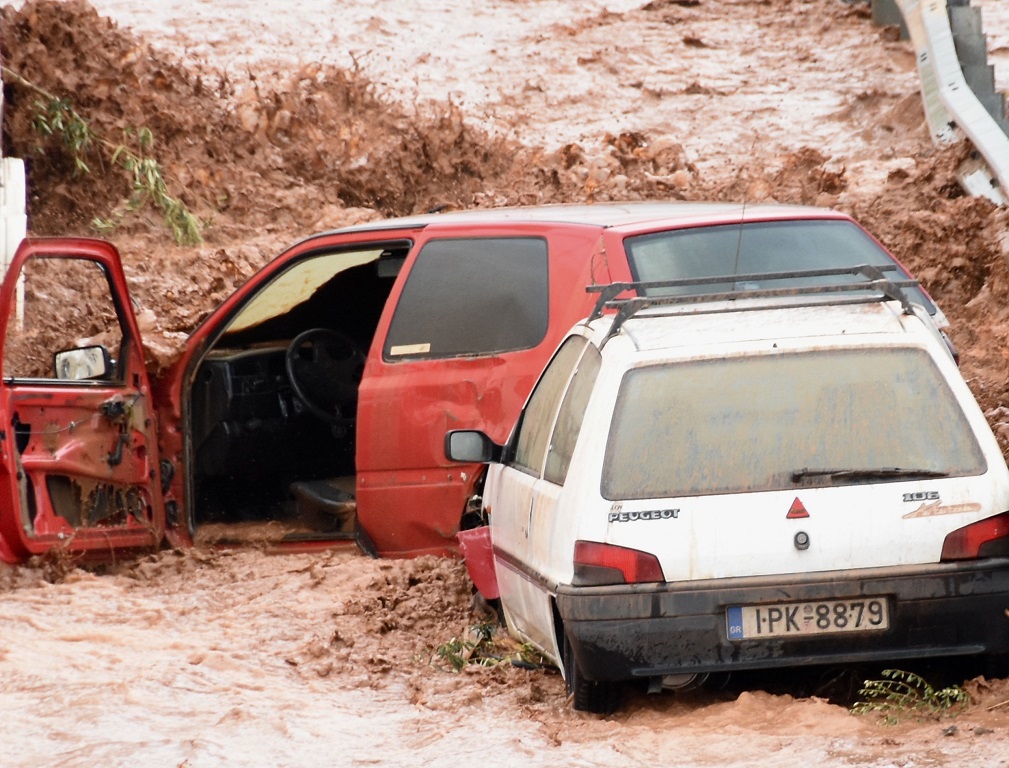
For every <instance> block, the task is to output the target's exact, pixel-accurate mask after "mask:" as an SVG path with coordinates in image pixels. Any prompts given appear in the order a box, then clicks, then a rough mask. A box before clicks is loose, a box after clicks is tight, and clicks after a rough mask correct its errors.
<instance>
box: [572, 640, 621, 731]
mask: <svg viewBox="0 0 1009 768" xmlns="http://www.w3.org/2000/svg"><path fill="white" fill-rule="evenodd" d="M564 677H565V680H566V682H567V689H568V694H569V695H570V696H571V701H572V707H574V709H576V710H577V711H579V712H591V713H593V714H596V715H609V714H611V713H613V712H616V710H617V707H619V706H620V698H621V696H620V694H621V692H622V691H621V688H622V686H621V685H620V684H619V683H615V682H612V681H610V680H586V679H585V678H584V677H583V676H582V672H581V670H580V669H579V668H578V662H577V661H575V655H574V652H573V651H572V649H571V643H570V641H569V640H568V638H567V635H565V636H564Z"/></svg>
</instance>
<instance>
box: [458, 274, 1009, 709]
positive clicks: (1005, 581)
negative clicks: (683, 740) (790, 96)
mask: <svg viewBox="0 0 1009 768" xmlns="http://www.w3.org/2000/svg"><path fill="white" fill-rule="evenodd" d="M694 283H696V281H692V285H693V284H694ZM835 283H838V284H837V285H835V284H834V283H831V282H830V281H827V282H826V283H824V284H821V285H819V286H807V287H805V288H794V287H793V288H788V289H774V288H773V287H770V288H769V287H767V286H766V285H763V284H762V285H753V286H750V290H744V291H737V292H736V293H734V294H731V295H729V294H707V295H700V296H697V295H693V296H685V295H666V296H664V297H663V296H656V295H655V294H656V293H658V292H659V291H655V290H653V291H650V292H649V294H650V296H649V297H648V298H635V299H630V300H627V301H610V302H608V303H606V306H608V307H609V308H611V309H616V310H617V312H616V314H615V315H614V314H604V313H603V308H602V306H600V308H599V311H597V312H596V313H595V314H594V315H593V317H591V318H589V319H588V320H587V321H585V322H584V323H582V324H579V325H577V326H576V327H575V328H574V329H572V331H571V332H570V333H569V335H568V336H567V337H566V338H565V340H564V341H563V342H562V343H561V345H560V347H559V348H558V350H557V352H556V353H555V355H554V356H553V358H552V360H551V361H550V363H549V364H548V366H547V368H546V369H545V371H544V372H543V374H542V376H541V378H540V380H539V382H538V383H537V385H536V387H535V389H534V390H533V392H532V394H531V395H530V397H529V399H528V401H527V403H526V405H525V408H524V410H523V412H522V414H521V417H520V420H519V422H518V424H517V426H516V428H515V431H514V432H513V434H512V436H511V438H510V440H509V442H508V444H507V445H505V446H503V447H502V446H496V445H494V444H493V443H492V442H491V441H490V440H489V438H487V437H486V436H485V435H483V434H482V433H479V432H474V431H456V432H450V433H449V434H448V435H447V436H446V454H447V455H448V456H449V458H451V459H454V460H468V461H474V460H483V461H491V462H493V463H492V464H491V466H490V470H489V472H488V476H487V481H486V486H485V489H484V495H483V499H484V508H485V510H486V512H487V514H488V517H489V521H490V532H491V536H490V539H491V542H492V545H493V555H494V568H495V571H496V578H497V587H498V589H499V591H500V599H501V605H502V608H503V613H504V616H505V620H506V622H507V625H508V628H509V630H510V631H511V632H512V633H513V634H514V635H515V636H517V637H518V638H520V639H522V640H523V641H527V642H531V643H533V644H534V645H535V646H536V647H538V648H539V649H540V650H541V651H542V652H543V653H544V654H546V655H547V656H548V657H550V658H551V659H553V660H554V661H555V662H556V663H557V664H558V666H559V667H561V669H562V671H563V674H564V676H565V679H566V681H567V685H568V690H569V692H570V693H572V694H573V696H574V707H575V708H576V709H583V710H588V711H595V712H608V711H612V710H613V709H614V708H615V707H616V706H617V705H618V701H619V692H620V688H621V683H623V682H626V681H630V680H641V681H647V683H648V686H649V689H650V690H653V691H658V690H661V689H663V688H674V687H678V686H681V685H683V684H685V683H686V682H687V681H689V680H692V679H695V678H697V677H703V676H705V675H707V674H709V673H715V672H727V671H733V670H753V669H766V668H772V667H788V666H800V665H813V664H828V663H829V664H833V663H848V662H870V661H871V662H875V661H884V660H886V661H894V660H901V659H904V660H907V659H920V658H926V657H940V656H961V655H983V656H986V657H988V658H989V659H990V660H993V661H995V662H998V663H1004V662H1005V660H1006V659H1007V658H1009V612H1007V609H1009V512H1007V510H1009V470H1007V468H1006V463H1005V460H1004V459H1003V457H1002V454H1001V452H1000V450H999V446H998V444H997V442H996V440H995V438H994V436H993V435H992V432H991V429H990V428H989V426H988V424H987V422H986V421H985V418H984V415H983V414H982V413H981V410H980V409H979V407H978V406H977V403H976V402H975V400H974V398H973V396H972V395H971V393H970V391H969V389H968V387H967V385H966V384H965V382H964V380H963V378H962V377H961V375H960V373H959V371H958V369H957V366H956V364H955V362H954V360H953V358H952V356H951V354H950V351H949V349H948V347H947V345H946V344H945V343H944V341H943V339H942V337H941V336H940V334H939V333H938V332H937V330H936V329H935V326H934V325H933V324H932V323H931V322H930V321H929V318H928V315H927V313H926V312H925V311H924V310H923V309H922V308H921V307H920V306H919V305H917V304H913V303H912V302H911V301H910V300H909V299H908V298H907V295H908V294H907V293H905V292H904V291H903V290H902V288H906V287H907V286H908V283H907V282H904V283H902V284H900V285H898V284H895V283H892V282H887V281H885V280H875V281H872V282H871V283H870V284H868V285H853V284H851V282H850V281H847V284H846V285H840V283H839V281H835ZM662 288H663V290H664V291H665V292H666V293H667V294H676V293H682V292H678V291H676V290H675V288H676V286H675V285H674V284H672V283H668V282H667V283H664V284H663V286H662ZM693 289H696V285H694V288H693ZM835 291H837V292H835ZM641 292H644V291H641ZM603 304H604V302H601V305H603Z"/></svg>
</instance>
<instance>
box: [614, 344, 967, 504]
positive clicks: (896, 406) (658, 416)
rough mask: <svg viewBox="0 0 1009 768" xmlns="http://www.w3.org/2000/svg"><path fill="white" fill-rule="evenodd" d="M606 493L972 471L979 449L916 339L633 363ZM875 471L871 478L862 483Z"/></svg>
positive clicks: (619, 495)
mask: <svg viewBox="0 0 1009 768" xmlns="http://www.w3.org/2000/svg"><path fill="white" fill-rule="evenodd" d="M605 461H606V463H605V467H604V474H603V480H602V493H603V495H604V496H605V497H606V498H608V499H612V500H618V499H634V498H662V497H669V496H694V495H701V494H716V493H738V492H748V491H773V490H782V489H791V488H798V487H800V484H799V483H800V482H801V487H808V486H809V485H817V484H820V485H838V484H843V483H855V482H869V481H870V479H869V478H868V477H866V476H862V475H857V474H856V475H852V476H849V477H839V476H834V477H831V476H830V475H822V476H811V477H804V478H803V479H802V480H801V481H796V480H795V479H793V476H792V474H793V473H794V472H796V471H798V470H802V469H806V468H809V469H814V470H815V469H841V470H844V469H850V470H873V469H877V470H878V469H883V468H893V467H900V468H908V469H920V470H925V471H934V472H941V473H948V474H950V475H959V476H965V475H977V474H982V473H983V472H984V471H986V467H987V464H986V462H985V458H984V454H983V453H982V452H981V449H980V447H979V446H978V444H977V441H976V439H975V437H974V434H973V432H972V430H971V428H970V424H969V423H968V421H967V418H966V416H965V415H964V414H963V411H962V410H961V409H960V406H959V404H958V403H957V401H956V398H955V396H954V395H953V393H952V392H951V391H950V389H949V387H948V386H947V384H946V382H945V380H944V379H943V377H942V374H941V373H940V371H939V369H938V368H937V367H936V365H935V363H934V362H933V361H932V359H931V358H930V357H929V356H928V355H927V354H926V353H925V352H924V351H922V350H919V349H910V348H900V349H893V348H890V349H875V350H834V351H824V352H810V353H802V354H789V355H766V356H754V357H747V358H734V359H722V360H705V361H697V362H687V363H677V364H675V365H661V366H650V367H645V368H638V369H635V370H632V371H629V372H628V373H627V374H625V376H624V379H623V381H622V383H621V388H620V393H619V395H618V399H617V404H616V408H615V411H614V416H613V420H612V423H611V427H610V434H609V439H608V442H607V447H606V460H605ZM880 480H881V478H878V477H874V478H872V479H871V481H872V482H879V481H880Z"/></svg>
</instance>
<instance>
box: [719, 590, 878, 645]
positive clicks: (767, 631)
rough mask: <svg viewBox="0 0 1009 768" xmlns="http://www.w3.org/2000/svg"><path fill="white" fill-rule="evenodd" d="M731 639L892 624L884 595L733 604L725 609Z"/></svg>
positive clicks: (860, 629) (868, 629)
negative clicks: (847, 598) (794, 601)
mask: <svg viewBox="0 0 1009 768" xmlns="http://www.w3.org/2000/svg"><path fill="white" fill-rule="evenodd" d="M725 621H726V631H727V634H728V637H729V640H751V639H754V638H759V639H763V638H767V637H793V636H794V637H801V636H804V635H826V634H832V633H834V632H876V631H880V630H884V629H887V628H889V626H890V614H889V611H888V608H887V601H886V599H885V598H882V597H860V598H853V599H850V600H821V601H818V602H811V603H773V604H770V605H733V606H729V608H728V609H727V610H726V612H725Z"/></svg>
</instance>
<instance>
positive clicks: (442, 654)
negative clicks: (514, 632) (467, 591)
mask: <svg viewBox="0 0 1009 768" xmlns="http://www.w3.org/2000/svg"><path fill="white" fill-rule="evenodd" d="M495 632H496V626H495V624H494V622H486V623H483V624H476V625H474V626H472V627H470V628H469V630H468V631H467V633H466V635H465V636H464V637H461V638H460V637H453V638H452V639H451V640H449V641H448V642H447V643H442V644H441V645H439V646H438V647H437V648H435V651H434V653H435V655H436V656H438V658H440V659H441V660H442V661H443V662H445V663H446V664H448V666H449V667H450V668H451V670H452V671H453V672H461V671H462V669H463V667H465V666H467V665H476V666H481V667H493V666H496V665H498V664H503V663H510V664H512V665H513V666H518V667H526V668H534V667H542V666H543V665H544V664H546V663H547V662H546V660H545V659H544V658H543V656H542V655H541V654H540V653H539V652H538V651H537V650H536V649H535V648H533V647H532V646H531V645H529V644H528V643H526V644H523V645H520V646H519V647H518V650H517V651H514V652H512V653H506V652H503V651H502V649H501V648H500V647H499V646H498V644H497V643H495V642H494V635H495Z"/></svg>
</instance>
